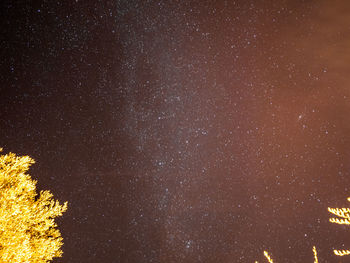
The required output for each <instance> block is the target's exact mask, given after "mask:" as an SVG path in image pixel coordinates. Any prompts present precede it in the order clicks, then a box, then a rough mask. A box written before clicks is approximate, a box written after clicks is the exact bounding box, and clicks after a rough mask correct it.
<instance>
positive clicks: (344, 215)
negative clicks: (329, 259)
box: [328, 197, 350, 256]
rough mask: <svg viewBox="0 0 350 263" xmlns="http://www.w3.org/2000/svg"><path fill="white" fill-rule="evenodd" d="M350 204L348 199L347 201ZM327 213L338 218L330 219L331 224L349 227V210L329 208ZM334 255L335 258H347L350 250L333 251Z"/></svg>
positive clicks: (349, 198)
mask: <svg viewBox="0 0 350 263" xmlns="http://www.w3.org/2000/svg"><path fill="white" fill-rule="evenodd" d="M347 200H348V201H349V202H350V197H348V199H347ZM328 211H329V212H330V213H332V214H333V215H336V216H337V217H340V218H330V219H329V221H330V222H331V223H335V224H338V225H350V208H330V207H328ZM333 252H334V254H335V255H337V256H347V255H350V250H333Z"/></svg>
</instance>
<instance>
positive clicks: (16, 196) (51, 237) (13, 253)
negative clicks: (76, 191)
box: [0, 149, 67, 263]
mask: <svg viewBox="0 0 350 263" xmlns="http://www.w3.org/2000/svg"><path fill="white" fill-rule="evenodd" d="M0 151H2V149H0ZM33 163H34V160H33V159H31V158H30V157H29V156H24V157H18V156H16V155H15V154H13V153H9V154H6V155H0V263H5V262H6V263H8V262H11V263H23V262H36V263H46V262H49V261H51V260H52V259H53V258H54V257H61V256H62V253H63V252H62V251H61V246H62V244H63V243H62V240H63V239H62V237H61V233H60V231H59V230H58V229H57V228H56V227H57V224H56V223H55V222H54V218H55V217H57V216H61V215H62V213H63V212H65V211H66V210H67V202H65V203H64V205H60V203H59V202H58V201H57V200H56V201H55V200H53V195H52V194H51V193H50V191H40V194H37V192H36V183H37V182H36V181H35V180H32V179H31V177H30V176H29V175H28V174H26V171H27V170H28V169H29V166H30V165H31V164H33Z"/></svg>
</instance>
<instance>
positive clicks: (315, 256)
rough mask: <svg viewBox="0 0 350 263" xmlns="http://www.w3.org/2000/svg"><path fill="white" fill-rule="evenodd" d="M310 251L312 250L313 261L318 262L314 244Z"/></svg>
mask: <svg viewBox="0 0 350 263" xmlns="http://www.w3.org/2000/svg"><path fill="white" fill-rule="evenodd" d="M312 252H314V259H315V261H314V263H318V258H317V250H316V247H315V246H314V247H313V248H312Z"/></svg>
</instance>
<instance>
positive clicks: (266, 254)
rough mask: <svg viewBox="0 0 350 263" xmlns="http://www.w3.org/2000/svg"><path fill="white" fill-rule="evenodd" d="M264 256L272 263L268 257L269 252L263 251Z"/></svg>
mask: <svg viewBox="0 0 350 263" xmlns="http://www.w3.org/2000/svg"><path fill="white" fill-rule="evenodd" d="M264 256H265V257H266V258H267V260H268V261H269V263H273V260H272V258H271V257H270V255H269V253H267V251H264Z"/></svg>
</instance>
